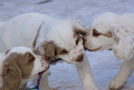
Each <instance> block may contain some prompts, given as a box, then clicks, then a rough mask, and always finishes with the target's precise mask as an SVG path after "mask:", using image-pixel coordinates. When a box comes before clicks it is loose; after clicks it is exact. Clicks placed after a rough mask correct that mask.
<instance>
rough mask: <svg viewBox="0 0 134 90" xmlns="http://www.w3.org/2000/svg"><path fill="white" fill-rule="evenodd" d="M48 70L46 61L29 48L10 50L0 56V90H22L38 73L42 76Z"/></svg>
mask: <svg viewBox="0 0 134 90" xmlns="http://www.w3.org/2000/svg"><path fill="white" fill-rule="evenodd" d="M48 69H49V63H48V61H47V60H45V58H44V57H42V56H39V55H36V54H34V53H33V51H32V50H31V49H30V48H26V47H14V48H11V49H9V50H7V51H6V52H5V53H1V54H0V87H1V88H0V90H19V89H21V90H22V89H23V88H25V85H26V83H27V82H28V81H30V80H32V79H33V78H35V77H37V76H38V74H39V72H42V71H43V75H44V74H45V73H46V72H47V71H48Z"/></svg>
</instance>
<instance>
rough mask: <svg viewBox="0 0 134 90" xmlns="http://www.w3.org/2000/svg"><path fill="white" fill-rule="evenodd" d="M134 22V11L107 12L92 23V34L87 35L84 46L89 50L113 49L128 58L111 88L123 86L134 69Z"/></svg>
mask: <svg viewBox="0 0 134 90" xmlns="http://www.w3.org/2000/svg"><path fill="white" fill-rule="evenodd" d="M133 23H134V13H132V14H123V15H118V14H115V13H110V12H109V13H105V14H102V15H100V16H98V17H97V18H96V19H95V20H94V21H93V22H92V23H91V27H90V30H91V31H90V34H89V35H87V36H85V41H84V46H85V47H86V48H87V49H88V50H89V51H99V50H104V49H113V51H114V54H115V56H116V57H117V58H119V59H124V60H128V61H125V62H124V63H123V64H122V65H121V68H120V72H119V73H118V74H117V75H116V76H115V77H114V79H113V80H112V81H111V83H110V86H109V88H110V90H118V89H120V88H121V87H123V86H124V84H125V83H126V82H127V80H128V78H129V76H130V75H131V74H132V71H133V69H134V58H133V56H134V55H133V54H134V53H133V45H134V44H133V41H134V37H133V35H134V25H133Z"/></svg>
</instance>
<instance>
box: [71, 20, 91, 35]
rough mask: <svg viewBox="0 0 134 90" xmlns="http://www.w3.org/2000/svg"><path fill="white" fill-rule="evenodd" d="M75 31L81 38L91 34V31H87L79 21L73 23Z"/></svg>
mask: <svg viewBox="0 0 134 90" xmlns="http://www.w3.org/2000/svg"><path fill="white" fill-rule="evenodd" d="M73 30H74V32H75V34H78V35H80V36H81V37H84V36H86V35H87V34H89V30H88V29H86V28H85V27H84V26H83V25H82V24H80V22H78V21H74V23H73Z"/></svg>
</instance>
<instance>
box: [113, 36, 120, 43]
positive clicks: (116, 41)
mask: <svg viewBox="0 0 134 90" xmlns="http://www.w3.org/2000/svg"><path fill="white" fill-rule="evenodd" d="M114 40H115V43H116V44H118V43H119V41H120V39H119V37H117V36H115V37H114Z"/></svg>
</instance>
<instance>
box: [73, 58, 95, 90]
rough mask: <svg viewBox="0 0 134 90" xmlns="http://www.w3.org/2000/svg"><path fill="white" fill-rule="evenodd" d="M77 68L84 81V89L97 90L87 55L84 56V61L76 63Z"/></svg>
mask: <svg viewBox="0 0 134 90" xmlns="http://www.w3.org/2000/svg"><path fill="white" fill-rule="evenodd" d="M76 68H77V71H78V74H79V77H80V79H81V81H82V83H83V86H84V90H97V88H96V85H95V82H94V79H93V74H92V71H91V68H90V64H89V62H88V59H87V57H86V56H85V57H84V61H83V62H82V63H80V64H76Z"/></svg>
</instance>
